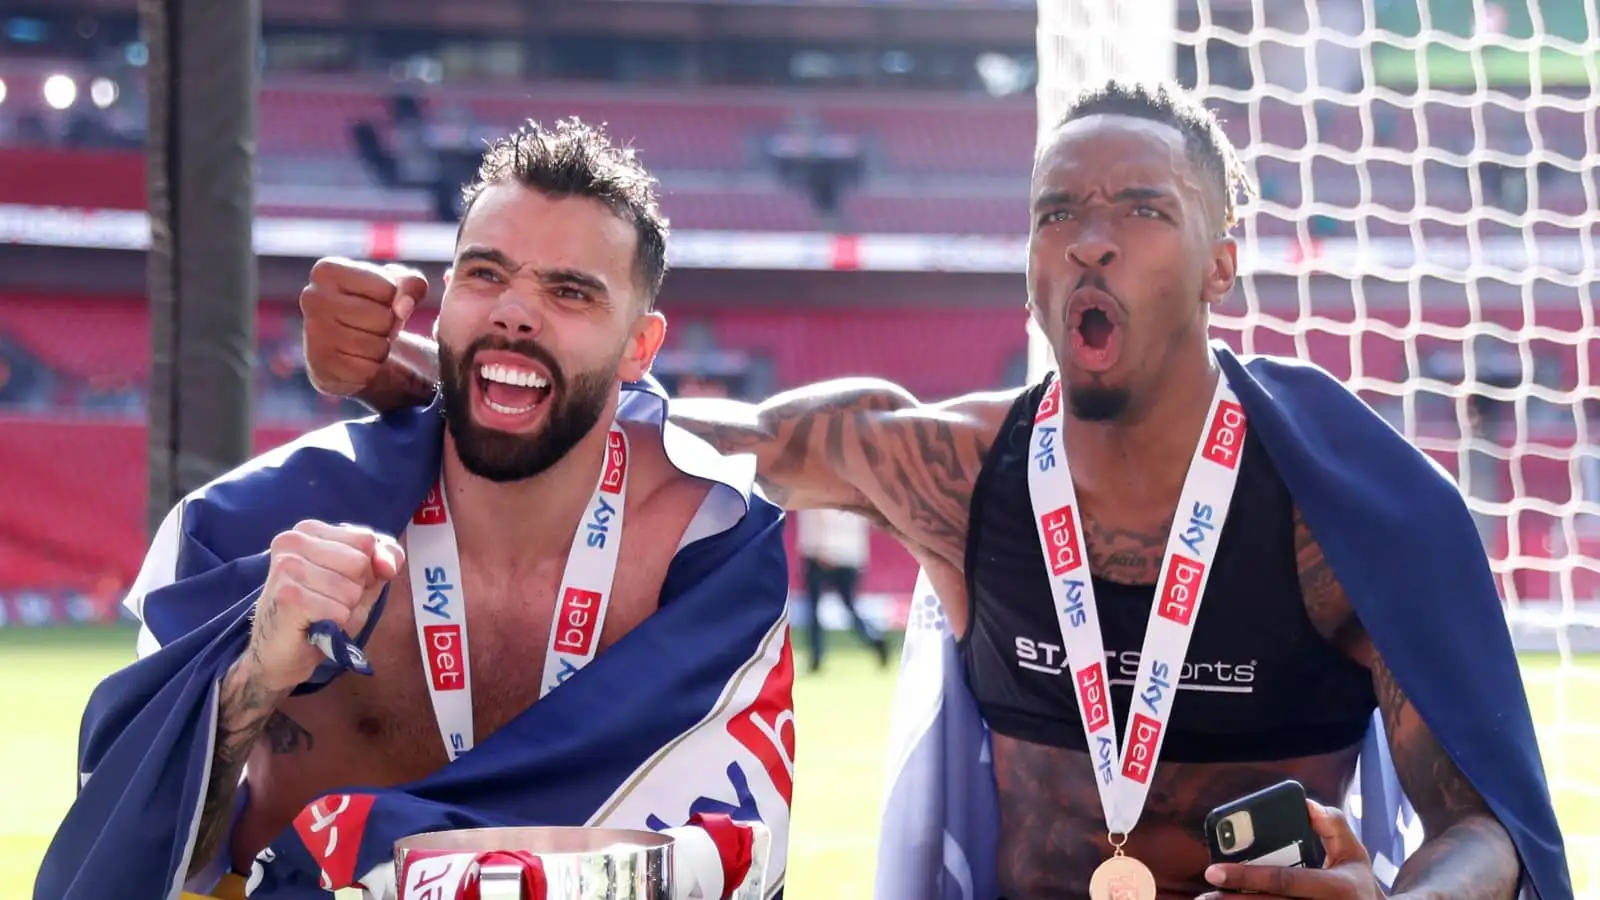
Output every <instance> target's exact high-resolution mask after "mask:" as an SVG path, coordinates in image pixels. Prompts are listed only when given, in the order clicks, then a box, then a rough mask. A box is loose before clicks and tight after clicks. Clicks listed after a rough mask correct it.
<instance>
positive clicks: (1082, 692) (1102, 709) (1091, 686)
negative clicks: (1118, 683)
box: [1075, 663, 1111, 731]
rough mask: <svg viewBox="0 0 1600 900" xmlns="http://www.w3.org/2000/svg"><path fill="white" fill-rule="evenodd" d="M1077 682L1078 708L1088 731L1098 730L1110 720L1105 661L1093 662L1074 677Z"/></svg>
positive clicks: (1109, 700)
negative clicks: (1087, 726) (1087, 725)
mask: <svg viewBox="0 0 1600 900" xmlns="http://www.w3.org/2000/svg"><path fill="white" fill-rule="evenodd" d="M1075 680H1076V681H1077V682H1078V708H1079V709H1081V710H1083V720H1084V721H1085V722H1087V723H1088V724H1089V730H1090V731H1099V730H1100V729H1102V728H1104V727H1105V726H1106V723H1107V722H1110V721H1111V699H1110V695H1109V694H1107V693H1106V667H1105V663H1095V664H1094V665H1092V666H1090V667H1089V668H1087V669H1084V670H1083V671H1082V672H1079V673H1078V674H1077V676H1076V678H1075Z"/></svg>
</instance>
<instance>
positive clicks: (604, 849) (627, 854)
mask: <svg viewBox="0 0 1600 900" xmlns="http://www.w3.org/2000/svg"><path fill="white" fill-rule="evenodd" d="M748 825H749V827H750V828H751V829H752V831H754V832H755V835H756V839H755V852H754V853H753V854H752V856H753V858H752V864H751V867H750V872H749V874H748V875H747V876H746V877H745V879H744V880H743V881H742V882H741V884H740V885H738V886H737V888H736V889H735V891H734V893H733V897H734V898H735V900H762V898H763V897H764V884H763V882H764V881H765V874H766V868H767V860H768V858H769V855H770V851H771V833H770V832H769V831H767V829H766V828H765V826H763V825H761V823H759V822H755V823H748ZM683 830H684V829H671V830H668V831H666V832H655V831H631V830H626V829H620V828H471V829H462V830H458V831H435V832H428V833H426V834H418V835H413V836H411V837H408V838H403V839H401V840H399V841H397V842H395V847H394V871H395V888H396V894H397V897H398V900H458V898H461V897H463V896H464V894H462V893H461V892H460V886H461V885H463V884H465V883H466V880H467V879H468V877H469V876H468V870H469V869H470V870H472V872H474V873H475V875H473V876H471V877H473V878H475V880H476V882H477V890H478V897H479V898H481V900H681V898H688V897H696V896H703V894H702V893H701V892H700V891H699V890H697V888H698V883H699V881H700V880H701V879H702V878H705V877H706V873H702V872H699V871H696V870H695V868H696V866H699V867H704V866H705V865H708V864H710V865H715V861H714V860H713V861H711V862H710V863H708V862H707V861H706V860H705V859H703V858H697V859H691V858H690V855H689V854H685V853H679V852H677V851H678V850H680V849H683V848H679V847H677V846H676V844H677V840H678V839H677V837H676V836H675V835H674V832H681V831H683ZM700 856H701V857H703V856H704V854H701V855H700ZM533 858H536V859H537V866H538V868H539V869H540V870H541V871H542V881H543V884H544V892H543V893H544V896H542V897H531V896H529V895H528V894H529V892H528V890H527V888H526V885H527V884H528V883H529V882H528V880H527V878H528V876H527V875H526V874H525V869H527V868H528V867H529V866H528V865H527V864H525V861H526V860H530V859H533ZM711 877H712V879H713V880H719V881H720V877H721V873H720V871H719V872H716V873H712V874H711Z"/></svg>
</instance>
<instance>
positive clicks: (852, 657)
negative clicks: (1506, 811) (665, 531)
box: [0, 629, 1600, 900]
mask: <svg viewBox="0 0 1600 900" xmlns="http://www.w3.org/2000/svg"><path fill="white" fill-rule="evenodd" d="M835 643H836V645H837V646H836V649H835V650H834V651H832V652H831V655H830V656H829V657H828V659H827V664H826V666H825V667H824V670H823V672H822V673H820V674H818V675H809V674H806V673H805V671H804V663H805V661H806V660H805V654H804V651H800V653H799V654H797V655H798V657H799V659H798V661H799V662H800V664H801V665H800V669H801V672H800V674H799V675H798V676H797V683H796V686H795V703H796V706H797V708H798V712H797V715H798V719H799V722H800V730H799V732H798V737H797V741H798V750H797V769H798V771H797V777H796V783H797V790H796V795H795V799H794V827H793V830H792V833H791V835H790V866H789V890H788V892H787V895H788V896H789V897H792V898H794V900H821V898H830V900H866V898H869V897H870V896H871V892H872V866H873V857H874V852H875V846H874V845H875V835H876V832H877V819H878V807H879V803H880V802H881V798H882V792H883V775H884V741H885V739H886V736H887V734H888V718H889V717H888V710H889V699H890V695H891V692H892V690H893V685H894V674H893V673H892V672H885V671H882V670H879V669H878V668H877V666H876V664H875V662H873V661H872V660H871V658H870V657H869V655H868V654H867V653H865V652H864V651H861V650H859V649H858V648H857V647H856V646H854V645H852V644H851V643H850V642H849V641H847V640H846V641H839V642H835ZM802 646H803V645H802ZM132 648H133V637H132V633H131V632H128V631H124V630H94V631H88V630H60V631H51V632H47V631H36V630H19V629H13V630H7V631H0V713H3V719H0V721H4V722H5V727H4V728H0V900H24V898H28V897H31V896H32V890H33V880H34V876H35V874H36V872H37V868H38V863H39V859H40V857H41V856H42V854H43V853H44V849H45V846H46V845H47V844H48V842H49V840H50V835H51V833H52V832H53V831H54V829H55V827H56V824H57V822H59V820H60V818H61V815H62V813H63V812H64V810H65V809H66V807H67V805H68V804H69V803H70V802H71V800H72V795H73V790H74V785H75V783H76V776H75V772H74V770H75V768H76V766H75V762H76V751H77V729H78V718H79V715H80V713H81V712H82V709H83V704H84V701H85V700H86V699H87V698H88V695H89V692H90V690H92V689H93V687H94V685H95V684H96V682H97V681H98V680H99V679H100V678H101V677H103V676H104V675H105V674H106V673H108V672H110V671H112V670H114V669H115V668H117V667H118V666H120V665H122V664H124V663H125V662H126V661H127V660H129V659H130V658H131V656H132V652H133V650H132ZM1523 662H1524V672H1525V674H1526V680H1527V685H1528V692H1529V697H1530V699H1531V701H1532V703H1533V711H1534V716H1535V719H1536V720H1537V721H1538V723H1539V727H1540V744H1541V746H1542V747H1543V750H1544V755H1545V762H1546V765H1547V766H1548V767H1549V771H1550V777H1551V782H1552V784H1553V785H1554V787H1555V790H1556V797H1557V801H1556V802H1557V811H1558V813H1559V814H1560V816H1561V819H1562V823H1563V826H1564V828H1565V831H1566V834H1567V843H1568V849H1569V859H1570V861H1571V865H1572V868H1573V876H1574V879H1575V880H1576V882H1577V887H1578V896H1579V897H1591V896H1596V895H1597V894H1600V740H1597V737H1600V659H1596V658H1588V659H1584V658H1579V659H1578V660H1577V661H1576V662H1568V663H1566V664H1562V663H1561V662H1560V661H1559V660H1558V659H1557V658H1555V657H1553V656H1529V657H1525V658H1524V661H1523ZM108 896H109V895H108Z"/></svg>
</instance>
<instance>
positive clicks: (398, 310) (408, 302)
mask: <svg viewBox="0 0 1600 900" xmlns="http://www.w3.org/2000/svg"><path fill="white" fill-rule="evenodd" d="M383 270H384V272H385V273H386V274H387V275H388V276H389V277H390V278H392V279H394V285H395V294H394V315H395V330H396V331H399V330H400V329H402V328H404V327H405V324H406V320H407V319H409V318H411V314H412V313H413V312H415V311H416V309H417V306H418V305H419V304H421V303H422V301H423V300H425V299H427V296H428V279H426V278H424V277H423V276H422V273H421V272H418V271H417V270H416V269H411V268H407V267H406V266H400V265H395V264H393V263H391V264H389V265H386V266H384V267H383Z"/></svg>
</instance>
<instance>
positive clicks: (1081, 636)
mask: <svg viewBox="0 0 1600 900" xmlns="http://www.w3.org/2000/svg"><path fill="white" fill-rule="evenodd" d="M1064 420H1065V416H1064V412H1063V409H1062V403H1061V382H1060V380H1059V379H1055V380H1052V381H1051V383H1050V386H1049V388H1047V389H1046V391H1045V395H1044V399H1043V401H1041V402H1040V404H1039V410H1038V412H1037V414H1036V415H1035V417H1034V425H1033V434H1032V438H1031V441H1030V444H1029V449H1030V454H1029V456H1030V458H1029V464H1028V495H1029V499H1030V500H1031V501H1032V503H1033V513H1034V519H1035V522H1036V524H1037V526H1038V532H1039V543H1040V546H1042V547H1043V548H1044V558H1045V564H1046V566H1047V567H1048V568H1049V570H1050V591H1051V594H1052V596H1053V598H1054V600H1055V608H1056V620H1057V622H1058V624H1059V625H1060V627H1061V641H1062V648H1063V649H1064V650H1065V652H1066V658H1067V665H1068V667H1069V669H1070V671H1071V674H1072V683H1073V688H1074V692H1075V693H1076V694H1077V697H1078V711H1079V714H1080V717H1081V718H1082V720H1083V733H1084V737H1085V739H1086V740H1087V741H1088V748H1089V755H1090V758H1091V759H1092V760H1093V761H1094V767H1095V773H1096V779H1095V785H1096V787H1097V788H1098V789H1099V791H1100V805H1101V808H1102V809H1103V810H1104V812H1105V817H1106V827H1107V828H1108V829H1109V830H1110V832H1111V834H1112V836H1113V842H1114V843H1115V844H1116V846H1118V847H1120V842H1118V841H1117V836H1118V835H1120V836H1121V838H1122V839H1123V840H1126V837H1127V834H1128V833H1129V832H1130V831H1132V830H1133V828H1134V826H1136V825H1137V824H1138V823H1139V816H1140V815H1141V814H1142V813H1143V812H1144V805H1145V800H1146V797H1147V796H1148V795H1149V792H1150V779H1151V777H1152V776H1153V775H1154V773H1155V768H1156V760H1157V759H1158V758H1159V757H1160V755H1161V742H1162V740H1163V738H1164V737H1165V735H1166V726H1167V721H1168V719H1169V718H1170V717H1171V715H1172V702H1173V699H1174V695H1175V694H1176V692H1177V689H1178V682H1179V679H1180V676H1181V673H1182V670H1183V661H1184V657H1185V656H1186V655H1187V654H1188V650H1189V639H1190V638H1191V637H1192V636H1193V634H1194V623H1195V618H1196V616H1197V615H1198V613H1199V611H1200V599H1201V597H1202V596H1204V593H1205V586H1206V579H1207V578H1209V577H1210V575H1211V563H1212V560H1213V559H1215V557H1216V552H1217V541H1218V532H1219V531H1220V529H1221V528H1222V524H1223V522H1225V521H1227V518H1228V507H1229V505H1230V504H1231V503H1232V502H1233V490H1234V486H1235V485H1236V484H1237V483H1238V480H1239V457H1240V454H1241V452H1242V451H1243V448H1244V438H1245V428H1246V423H1245V415H1244V410H1243V408H1242V407H1240V405H1239V401H1238V398H1237V397H1236V396H1234V393H1233V391H1232V389H1231V388H1229V387H1228V382H1227V379H1226V378H1225V377H1222V376H1220V375H1219V376H1218V378H1217V390H1216V393H1215V394H1214V395H1213V397H1212V400H1211V408H1210V412H1209V414H1208V415H1207V416H1206V428H1205V431H1204V432H1203V433H1202V434H1201V436H1200V443H1199V446H1198V447H1196V449H1195V455H1194V460H1193V462H1191V463H1190V465H1189V474H1188V476H1187V478H1186V479H1185V480H1184V484H1183V493H1182V494H1181V496H1180V498H1179V500H1178V508H1177V512H1176V514H1175V515H1174V516H1173V520H1172V533H1171V534H1170V535H1169V536H1168V537H1167V551H1166V556H1165V558H1164V559H1162V561H1161V569H1160V572H1159V581H1158V582H1157V588H1156V595H1155V600H1154V602H1153V603H1152V608H1151V615H1150V622H1149V624H1148V625H1147V626H1146V629H1145V637H1144V646H1143V648H1142V649H1141V650H1140V652H1139V675H1138V678H1137V679H1136V680H1135V681H1134V686H1133V701H1132V703H1131V704H1130V705H1129V712H1130V714H1131V715H1130V716H1129V722H1128V726H1127V731H1126V733H1125V734H1124V736H1123V739H1122V744H1121V752H1120V754H1119V752H1118V749H1117V748H1118V744H1117V728H1116V722H1115V716H1114V714H1113V713H1112V709H1111V693H1110V686H1109V682H1108V681H1107V677H1106V653H1105V644H1104V641H1103V640H1102V637H1101V631H1100V617H1099V611H1098V607H1097V606H1096V603H1095V594H1094V580H1093V578H1092V577H1091V576H1090V572H1089V561H1088V557H1089V554H1088V548H1087V546H1086V545H1085V543H1084V538H1083V520H1082V517H1081V515H1080V512H1079V509H1078V495H1077V490H1076V489H1075V488H1074V487H1073V483H1072V472H1071V470H1070V469H1069V468H1068V466H1067V456H1066V447H1065V445H1064V444H1063V442H1062V433H1063V432H1062V429H1063V427H1064ZM1118 852H1119V853H1120V850H1119V851H1118Z"/></svg>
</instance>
